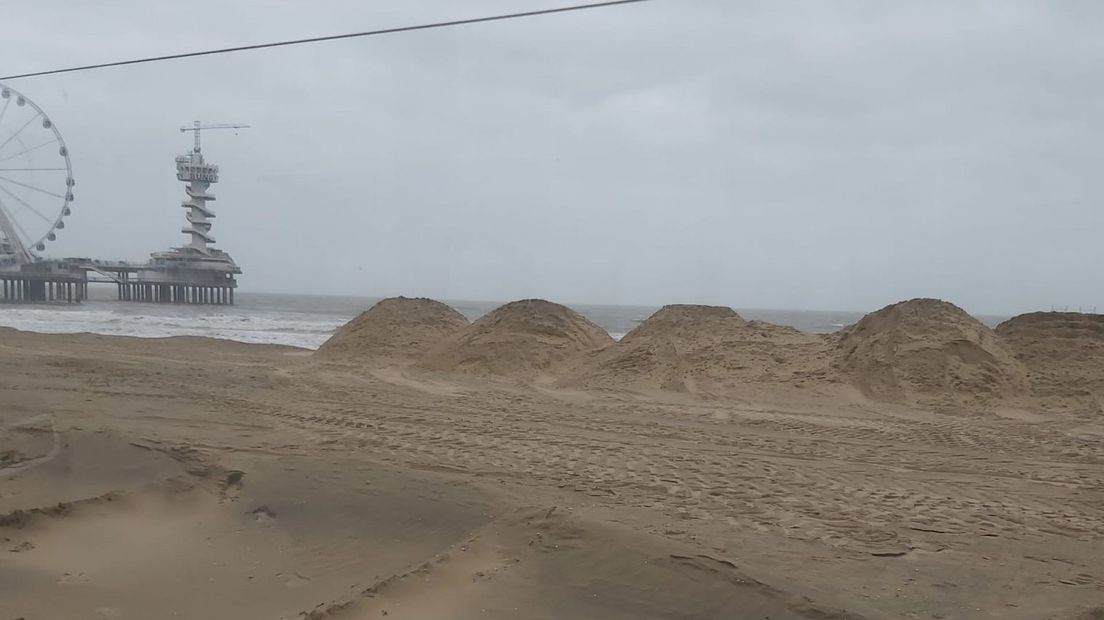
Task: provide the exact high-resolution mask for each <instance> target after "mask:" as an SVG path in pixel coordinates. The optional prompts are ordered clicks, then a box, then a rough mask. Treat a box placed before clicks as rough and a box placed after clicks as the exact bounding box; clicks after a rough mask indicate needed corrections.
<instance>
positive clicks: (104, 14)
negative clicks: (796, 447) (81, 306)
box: [0, 0, 1104, 314]
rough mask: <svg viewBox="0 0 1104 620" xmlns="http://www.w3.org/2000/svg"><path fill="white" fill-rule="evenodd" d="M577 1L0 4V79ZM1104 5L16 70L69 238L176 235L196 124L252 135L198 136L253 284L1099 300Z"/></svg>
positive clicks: (603, 296) (673, 16) (694, 6)
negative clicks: (57, 167)
mask: <svg viewBox="0 0 1104 620" xmlns="http://www.w3.org/2000/svg"><path fill="white" fill-rule="evenodd" d="M566 1H567V0H565V2H566ZM562 3H564V2H552V1H544V0H478V1H475V0H473V1H466V2H455V1H445V0H417V1H411V0H374V1H371V2H367V1H364V0H345V1H338V0H327V1H326V2H312V1H307V0H298V1H279V2H277V1H273V0H248V1H246V0H236V1H234V2H221V1H215V0H191V1H189V2H187V3H168V2H158V3H151V2H147V1H142V0H114V1H112V0H104V1H102V2H96V3H74V2H68V1H63V0H39V1H37V2H9V3H5V6H4V9H3V12H4V32H5V36H4V46H5V49H4V53H3V56H2V58H3V60H2V61H0V74H8V73H15V72H23V71H33V70H39V69H49V68H55V67H61V66H69V65H74V64H83V63H92V62H100V61H110V60H117V59H125V58H128V57H133V56H141V55H148V54H164V53H173V52H179V51H188V50H193V49H199V48H205V47H218V46H228V45H239V44H246V43H254V42H264V41H269V40H276V39H282V38H299V37H307V36H314V35H323V34H331V33H335V32H343V31H349V30H363V29H374V28H381V27H390V26H400V25H407V24H413V23H417V22H422V21H438V20H444V19H451V18H464V17H474V16H479V15H482V14H490V13H496V12H510V11H516V10H523V9H530V8H544V7H550V6H555V5H557V4H562ZM1102 17H1104V5H1102V4H1099V3H1096V2H1074V1H1070V2H1060V3H1059V2H1054V3H1044V2H1012V1H1006V0H1000V1H992V2H965V1H960V0H956V1H948V2H923V3H919V2H917V3H876V2H865V3H864V2H836V3H816V2H793V3H790V2H779V1H776V0H769V1H767V0H763V1H758V2H755V1H748V2H733V1H731V0H716V1H705V0H701V1H697V0H681V1H680V0H654V1H653V2H650V3H645V4H640V5H629V6H625V7H616V8H611V9H605V10H597V11H586V12H579V13H573V14H564V15H555V16H550V17H542V18H534V19H528V20H518V21H510V22H497V23H490V24H481V25H474V26H463V27H459V28H453V29H448V30H435V31H425V32H416V33H409V34H398V35H388V36H382V37H374V38H370V39H359V40H349V41H342V42H334V43H325V44H320V45H312V46H300V47H289V48H280V49H274V50H267V51H259V52H246V53H242V54H235V55H228V56H220V57H209V58H200V59H192V60H183V61H172V62H166V63H160V64H151V65H141V66H134V67H123V68H114V69H105V70H99V71H92V72H87V73H77V74H67V75H60V76H51V77H42V78H30V79H24V80H16V81H11V82H9V83H8V85H9V86H12V87H15V88H17V89H18V90H20V91H22V92H23V93H24V94H26V95H27V96H29V97H30V98H32V99H33V100H35V101H36V102H37V103H38V104H39V105H41V106H42V107H43V108H44V109H45V110H46V111H47V113H48V114H49V115H50V116H51V118H52V119H53V120H54V122H55V123H56V125H57V126H58V127H59V129H60V130H61V132H62V134H63V135H64V136H65V139H66V141H67V142H68V144H69V148H70V150H71V152H72V161H73V165H74V172H75V177H76V179H77V187H76V189H77V192H76V194H77V201H76V203H75V205H74V214H73V216H72V217H71V218H69V221H68V224H69V225H68V227H67V228H66V229H65V230H64V231H61V232H62V234H61V235H60V236H59V239H58V242H57V243H55V244H53V245H52V246H51V248H50V254H52V255H54V256H72V255H80V256H95V257H104V258H130V259H142V258H144V257H145V256H147V255H148V254H149V252H151V251H155V250H160V249H163V248H167V247H168V246H170V245H179V244H181V243H183V241H184V236H183V235H182V234H180V232H179V230H180V227H181V225H182V224H183V223H184V210H183V209H181V208H180V207H179V202H180V200H181V199H182V198H183V191H182V186H181V184H180V183H178V182H177V181H176V179H175V172H174V164H173V157H174V156H175V155H177V154H180V153H183V152H185V151H186V150H187V149H188V148H189V146H190V141H189V137H188V136H186V135H182V134H180V133H179V132H178V131H177V128H178V127H179V126H180V125H182V124H187V123H189V122H190V121H192V120H193V119H202V120H205V121H238V122H247V123H250V124H252V125H253V127H254V128H253V129H250V130H246V131H242V132H241V133H240V134H238V135H234V132H212V133H210V134H208V135H207V136H205V149H204V152H205V153H206V155H207V156H208V158H209V159H210V160H211V161H213V162H215V163H218V164H220V165H221V166H222V180H221V182H220V183H219V184H218V185H217V186H215V187H214V193H215V194H217V196H218V200H217V201H216V202H215V203H214V205H213V206H214V207H215V210H216V212H217V214H218V217H217V219H216V220H215V226H214V229H213V234H214V236H215V237H216V238H217V239H218V246H219V247H222V248H224V249H226V250H227V251H229V252H230V253H231V254H232V255H233V256H234V257H235V259H236V260H237V261H238V263H239V264H240V265H241V266H242V268H243V269H244V272H245V273H244V275H243V276H242V277H241V279H240V286H241V288H242V290H248V291H271V292H305V293H332V294H361V295H392V294H406V295H429V296H433V297H440V298H453V299H491V300H507V299H516V298H521V297H531V296H539V297H545V298H548V299H553V300H557V301H564V302H595V303H636V304H661V303H668V302H703V303H719V304H726V305H732V306H736V307H745V308H747V307H762V308H808V309H840V310H844V309H849V310H850V309H853V310H868V309H875V308H878V307H881V306H883V305H885V304H887V303H891V302H893V301H897V300H899V299H904V298H909V297H916V296H934V297H942V298H945V299H948V300H950V301H953V302H955V303H958V304H959V305H961V306H963V307H965V308H967V309H968V310H970V311H972V312H975V313H1002V314H1008V313H1015V312H1020V311H1026V310H1033V309H1049V308H1050V307H1051V306H1052V305H1057V306H1071V307H1078V306H1085V307H1090V306H1099V307H1100V308H1102V309H1104V286H1102V280H1104V243H1102V242H1101V240H1102V235H1104V208H1102V206H1104V205H1102V200H1101V198H1102V196H1104V191H1102V190H1104V174H1101V172H1102V165H1104V139H1102V138H1104V132H1102V129H1104V120H1102V118H1104V114H1102V110H1104V76H1102V73H1101V67H1102V66H1104V37H1102V36H1100V33H1101V32H1102V31H1104V30H1102V26H1104V23H1102V21H1104V20H1102Z"/></svg>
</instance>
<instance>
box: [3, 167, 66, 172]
mask: <svg viewBox="0 0 1104 620" xmlns="http://www.w3.org/2000/svg"><path fill="white" fill-rule="evenodd" d="M59 170H65V168H0V172H56V171H59Z"/></svg>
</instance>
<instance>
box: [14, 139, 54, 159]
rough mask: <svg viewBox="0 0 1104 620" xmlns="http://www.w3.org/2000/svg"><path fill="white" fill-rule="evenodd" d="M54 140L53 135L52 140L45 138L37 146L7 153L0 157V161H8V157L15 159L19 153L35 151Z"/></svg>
mask: <svg viewBox="0 0 1104 620" xmlns="http://www.w3.org/2000/svg"><path fill="white" fill-rule="evenodd" d="M56 142H57V138H56V137H55V138H53V139H52V140H47V141H46V142H43V143H42V144H39V145H38V146H32V147H31V148H29V149H23V150H22V151H19V152H18V153H15V154H14V155H8V156H6V157H0V162H4V161H8V160H9V159H15V158H16V157H19V156H20V155H26V154H27V153H30V152H32V151H37V150H38V149H40V148H42V147H44V146H50V145H51V144H55V143H56Z"/></svg>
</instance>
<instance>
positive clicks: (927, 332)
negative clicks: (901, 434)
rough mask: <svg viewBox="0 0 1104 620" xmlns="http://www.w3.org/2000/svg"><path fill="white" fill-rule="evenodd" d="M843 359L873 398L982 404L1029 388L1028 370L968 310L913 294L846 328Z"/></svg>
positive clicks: (844, 366)
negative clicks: (911, 297) (912, 297)
mask: <svg viewBox="0 0 1104 620" xmlns="http://www.w3.org/2000/svg"><path fill="white" fill-rule="evenodd" d="M836 353H837V364H838V367H839V369H840V370H841V371H842V372H843V373H844V374H846V375H847V376H848V377H849V378H850V379H851V380H852V381H853V382H854V383H855V385H856V386H857V387H859V388H860V389H861V390H863V391H864V392H865V393H866V394H868V395H869V396H872V397H875V398H879V399H884V400H890V401H920V402H928V403H940V404H953V405H976V404H981V403H984V402H988V401H992V400H995V399H998V398H1003V397H1014V396H1019V395H1022V394H1024V393H1025V391H1026V386H1027V372H1026V370H1025V369H1024V367H1023V365H1022V364H1020V362H1019V361H1018V360H1016V358H1015V356H1014V354H1013V353H1012V351H1011V350H1010V349H1009V348H1008V346H1007V345H1006V344H1005V343H1004V342H1003V341H1001V339H1000V338H999V337H997V335H996V334H995V333H993V331H992V330H990V329H989V328H988V327H986V326H985V325H983V324H982V323H981V322H979V321H978V320H977V319H975V318H973V317H972V316H970V315H969V314H967V313H966V311H965V310H963V309H961V308H959V307H958V306H955V305H953V304H950V303H947V302H945V301H940V300H937V299H912V300H909V301H903V302H900V303H896V304H893V305H890V306H886V307H885V308H882V309H881V310H878V311H877V312H872V313H870V314H868V315H866V316H865V317H863V318H862V320H860V321H859V322H858V323H856V324H854V325H852V326H850V327H848V328H846V329H844V330H843V331H841V332H840V334H839V340H838V344H837V351H836Z"/></svg>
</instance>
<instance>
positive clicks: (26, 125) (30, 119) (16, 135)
mask: <svg viewBox="0 0 1104 620" xmlns="http://www.w3.org/2000/svg"><path fill="white" fill-rule="evenodd" d="M8 101H11V99H9V100H8ZM39 116H41V114H40V113H38V112H35V115H34V116H32V117H31V118H29V119H27V122H26V123H23V126H22V127H20V128H19V131H16V132H15V133H13V134H12V135H10V136H8V139H7V140H4V143H3V144H0V151H2V150H4V147H5V146H7V145H8V143H9V142H11V141H12V140H15V139H16V138H18V137H19V134H21V133H23V130H24V129H26V128H27V127H28V126H29V125H30V124H31V123H33V122H34V120H35V119H36V118H38V117H39Z"/></svg>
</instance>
